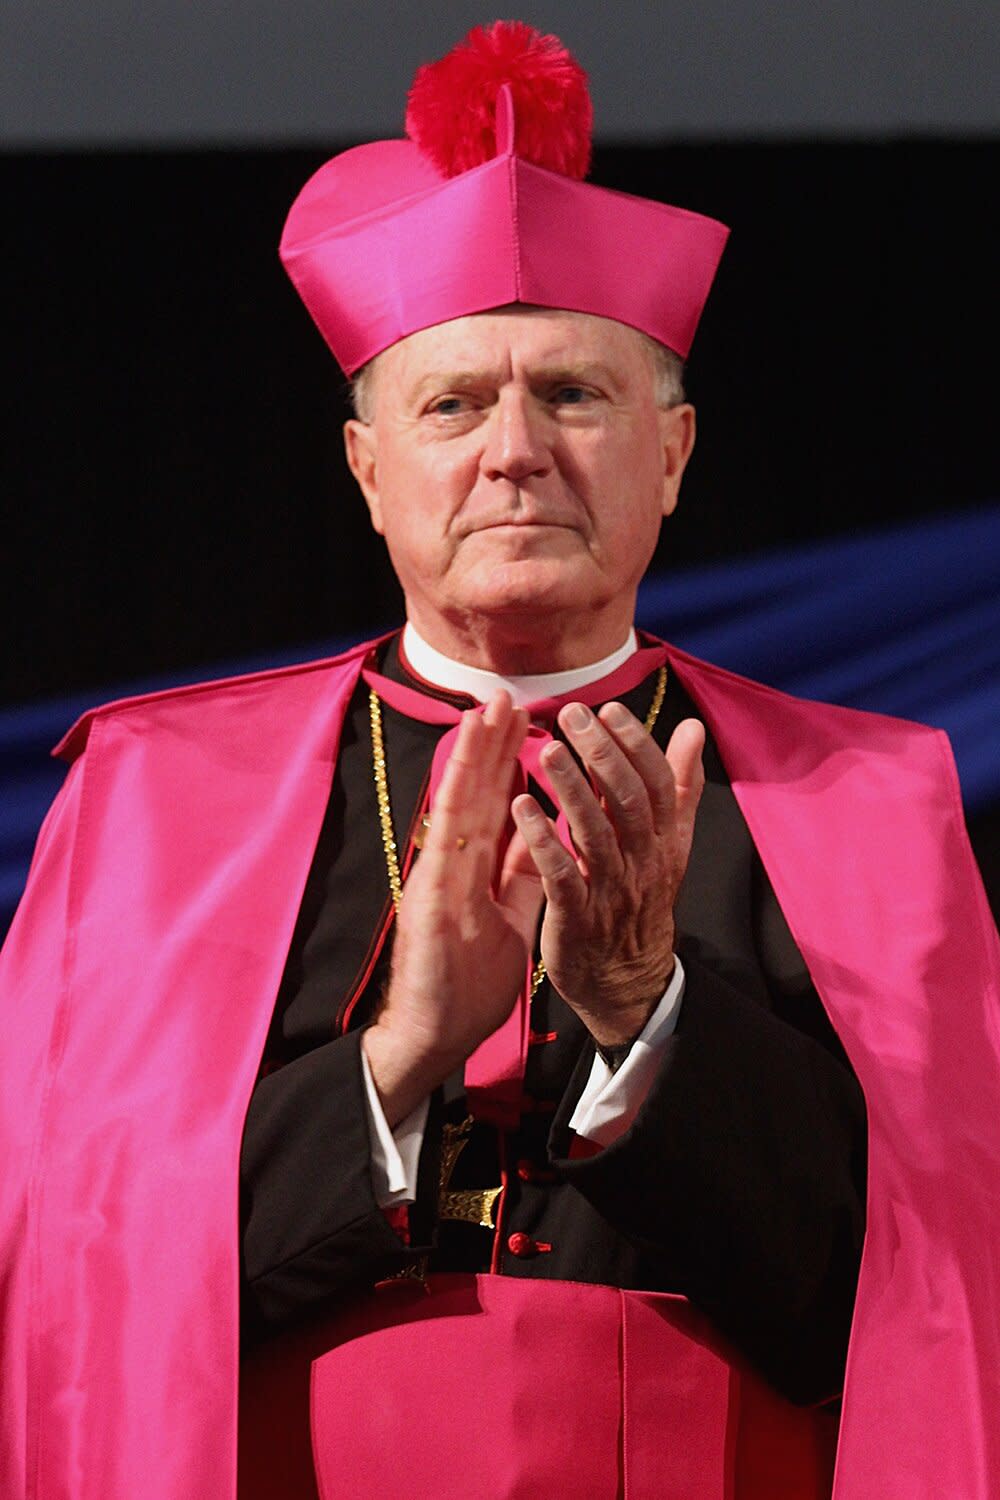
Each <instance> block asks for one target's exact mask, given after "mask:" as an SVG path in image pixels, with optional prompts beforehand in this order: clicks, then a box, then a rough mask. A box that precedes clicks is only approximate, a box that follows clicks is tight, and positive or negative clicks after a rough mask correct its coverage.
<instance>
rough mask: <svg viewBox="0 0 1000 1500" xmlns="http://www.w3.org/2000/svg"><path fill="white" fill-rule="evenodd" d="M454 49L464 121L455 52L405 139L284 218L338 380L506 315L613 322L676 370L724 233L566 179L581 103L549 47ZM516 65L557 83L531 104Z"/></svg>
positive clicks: (580, 84)
mask: <svg viewBox="0 0 1000 1500" xmlns="http://www.w3.org/2000/svg"><path fill="white" fill-rule="evenodd" d="M463 47H464V52H465V54H466V56H467V64H468V65H467V66H466V68H465V70H464V72H463V75H462V77H461V79H460V83H461V89H462V91H461V92H460V97H459V100H458V102H457V103H456V98H455V95H456V79H455V76H454V62H455V58H456V54H459V55H462V52H463V49H462V48H457V49H455V53H452V54H449V56H448V57H447V58H444V59H442V60H441V62H440V63H437V64H434V65H432V66H431V67H429V68H424V69H421V71H420V73H418V75H417V79H416V82H415V84H414V90H413V93H412V94H411V99H410V109H409V111H408V115H407V128H408V130H409V134H410V137H411V138H410V139H407V140H393V141H374V142H371V143H370V144H368V145H364V146H357V147H355V148H354V149H353V150H350V151H345V152H343V153H342V154H341V155H340V156H335V157H334V158H333V159H332V160H331V161H328V162H327V163H326V164H325V165H324V166H322V167H320V169H319V171H318V172H316V173H315V174H314V175H313V176H312V177H311V178H310V179H309V181H308V182H307V183H306V185H305V187H304V188H303V189H302V191H301V192H300V194H299V196H298V197H297V198H296V200H295V202H294V204H293V205H292V208H291V211H290V213H289V215H288V219H287V222H286V224H285V231H284V235H283V236H282V240H281V259H282V261H283V263H284V266H285V269H286V270H287V272H288V274H289V276H290V277H291V279H292V281H293V282H294V284H295V287H296V289H297V291H298V293H299V295H300V296H301V298H302V300H303V302H304V303H305V304H306V307H307V308H308V309H309V311H310V313H311V314H312V316H313V318H314V320H315V322H316V324H317V326H318V328H319V330H320V332H321V333H322V335H323V337H324V338H325V340H326V342H327V344H328V345H329V346H330V349H331V350H332V351H333V354H334V357H335V358H336V359H337V361H338V363H339V364H340V365H341V367H342V368H343V369H344V371H345V372H346V373H347V374H348V375H352V374H354V372H355V371H356V370H358V369H360V367H361V366H362V365H363V364H365V363H366V362H367V361H368V360H370V359H373V358H374V356H375V355H376V354H380V353H381V352H382V350H383V349H387V348H388V347H389V346H390V345H391V344H394V343H396V342H398V340H399V339H402V338H405V337H406V336H407V335H408V334H411V333H416V332H417V331H418V329H421V328H429V327H431V326H432V325H433V324H435V323H444V322H448V321H449V320H450V319H452V318H460V317H464V316H465V315H466V314H469V313H477V312H485V311H486V310H487V309H488V308H493V307H503V306H506V305H507V304H509V303H515V302H520V303H525V304H530V305H534V306H538V307H555V308H561V309H564V310H566V311H570V312H583V313H594V314H596V315H597V316H599V317H604V318H614V319H616V321H618V322H619V323H627V324H629V325H630V326H631V327H633V328H638V329H640V330H641V331H642V332H643V333H646V334H649V336H650V337H651V338H654V339H656V340H657V341H658V342H659V343H661V344H665V345H666V346H667V347H668V348H669V349H673V350H674V351H675V352H676V353H677V354H679V355H680V356H681V358H686V356H687V353H688V350H689V349H690V346H691V341H692V339H693V338H694V334H695V329H696V328H697V326H698V319H699V317H700V316H701V310H702V308H703V306H704V304H705V300H706V298H707V296H708V293H709V289H710V287H711V285H712V280H713V277H714V276H715V271H716V268H717V266H718V264H719V260H720V258H721V256H722V251H723V249H724V247H725V243H726V239H727V236H728V233H729V231H728V229H727V228H726V226H725V225H724V224H720V223H719V222H718V220H716V219H710V218H707V217H706V216H705V215H703V214H696V213H690V212H689V211H688V210H686V209H683V208H672V207H670V206H669V205H667V204H665V203H655V202H653V201H651V200H650V199H648V198H639V197H635V196H633V195H632V194H629V193H619V192H613V191H610V190H609V189H606V188H600V187H597V186H595V185H594V184H593V183H588V182H583V181H580V180H579V177H578V176H576V175H568V174H567V169H568V171H569V172H573V173H577V174H579V175H582V172H583V171H584V170H586V163H587V158H588V157H589V146H590V139H589V137H590V99H589V96H588V94H587V92H586V81H585V75H584V74H583V72H582V70H581V69H580V68H579V67H578V65H577V64H576V63H575V62H574V61H573V59H572V58H571V57H570V56H569V54H568V53H566V52H565V51H564V50H563V49H562V48H561V46H560V44H559V43H558V42H557V41H556V39H555V38H554V37H542V36H539V34H538V33H537V32H534V31H532V30H531V28H529V27H526V26H523V25H521V24H519V23H516V22H510V23H505V22H497V23H495V25H493V26H491V27H489V28H477V29H476V30H475V31H474V32H471V33H470V34H469V37H468V38H467V39H466V42H465V43H464V44H463ZM526 59H527V65H528V66H530V64H531V63H532V62H537V61H538V60H539V59H541V61H542V62H543V64H544V63H547V64H548V66H549V68H550V77H549V78H548V79H547V80H544V82H547V83H548V84H549V88H548V90H547V91H546V90H545V88H544V87H543V88H542V91H541V94H542V97H541V100H539V84H538V79H537V77H535V76H532V77H531V78H530V81H526V80H525V78H524V76H523V74H524V69H525V66H526ZM436 70H444V71H442V72H440V73H439V76H440V97H439V98H437V97H435V94H434V85H435V73H436ZM567 75H568V76H567ZM445 104H446V106H447V113H448V116H449V119H448V121H447V122H441V121H440V120H439V119H438V118H436V116H440V114H441V113H442V111H443V106H444V105H445ZM540 109H541V112H544V116H545V123H544V125H542V124H541V122H540V119H539V113H540ZM452 120H455V121H457V122H458V126H459V128H458V129H456V130H453V131H452V132H451V139H452V140H453V141H455V140H456V139H457V148H456V149H453V150H452V151H451V153H450V157H449V155H446V154H445V153H443V152H442V150H441V149H440V137H441V136H442V134H444V133H445V132H447V130H448V126H449V125H450V124H451V121H452ZM463 121H465V122H466V128H465V130H464V133H463V131H462V129H461V128H460V127H461V123H462V122H463ZM435 127H438V128H435ZM567 141H569V142H570V148H567V145H566V143H567ZM469 162H472V163H474V165H466V163H469Z"/></svg>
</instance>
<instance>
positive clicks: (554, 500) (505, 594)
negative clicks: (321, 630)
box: [346, 308, 694, 659]
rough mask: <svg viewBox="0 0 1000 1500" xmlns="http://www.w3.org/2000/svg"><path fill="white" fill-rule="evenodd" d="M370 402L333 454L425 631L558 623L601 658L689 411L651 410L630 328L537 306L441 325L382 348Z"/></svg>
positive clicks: (655, 518) (672, 473) (642, 556)
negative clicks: (346, 464) (364, 419)
mask: <svg viewBox="0 0 1000 1500" xmlns="http://www.w3.org/2000/svg"><path fill="white" fill-rule="evenodd" d="M373 397H374V411H373V420H372V421H371V423H370V424H365V423H360V422H357V421H352V422H349V423H348V424H347V428H346V440H347V450H348V458H349V461H350V464H351V468H352V470H353V472H354V474H355V477H356V478H357V479H358V482H359V484H360V485H361V488H362V490H363V492H364V495H365V498H366V500H367V502H368V506H369V509H370V512H371V517H372V523H373V525H374V527H375V529H376V531H378V532H380V533H381V534H382V535H383V536H384V537H385V539H386V543H387V545H388V548H389V553H390V556H391V559H392V563H393V566H394V568H395V570H396V573H397V575H398V577H399V579H400V582H401V584H402V586H403V591H404V593H405V595H406V601H407V613H408V616H409V618H410V619H411V620H412V621H413V623H414V624H415V625H416V627H417V629H418V630H420V631H421V633H422V634H423V635H424V636H425V638H427V639H428V640H430V641H431V643H432V644H435V645H438V646H439V649H443V650H445V651H447V650H448V645H449V640H450V639H451V638H452V637H453V635H454V632H455V630H456V629H457V630H458V631H462V630H466V631H468V630H469V629H470V624H471V628H473V629H474V627H475V625H476V623H477V622H482V621H489V622H493V624H495V625H497V626H500V627H501V628H503V627H504V626H505V625H507V626H509V628H510V629H512V630H514V631H515V632H516V631H520V632H522V633H523V632H524V631H525V630H534V631H535V632H536V633H538V634H541V633H544V632H546V631H548V630H553V631H556V632H559V633H561V632H563V631H564V630H565V629H566V627H567V624H568V625H569V628H570V629H573V628H576V629H577V632H578V633H579V632H580V631H583V632H584V633H586V634H588V636H590V637H593V639H594V642H595V649H596V648H597V647H598V646H600V645H602V644H607V641H610V644H607V650H608V651H611V650H614V649H615V647H616V646H617V645H619V644H620V643H621V641H622V640H623V639H624V637H625V634H626V632H627V630H628V626H629V624H630V623H631V619H632V612H633V606H634V598H635V591H636V587H637V585H638V582H639V579H640V578H641V577H642V574H643V572H644V571H645V569H646V566H647V564H648V563H649V560H650V557H651V556H652V553H653V549H654V547H655V545H656V539H657V535H658V532H659V527H660V521H661V519H662V517H663V516H664V515H667V514H669V513H670V512H671V511H672V510H673V508H674V506H675V504H676V502H677V491H678V488H679V485H680V479H681V474H682V472H683V469H684V464H685V462H686V460H687V457H688V454H689V452H690V449H691V446H692V443H693V438H694V413H693V410H692V408H691V407H689V406H681V407H675V408H673V409H672V410H669V411H665V410H662V409H660V408H659V407H658V406H657V404H656V392H655V382H654V370H653V359H652V355H651V352H650V350H649V348H648V346H647V345H646V343H645V342H644V340H643V339H642V338H641V336H640V335H638V334H637V333H636V332H635V331H634V330H633V329H631V328H627V327H625V326H624V325H622V324H620V323H615V322H612V321H610V320H609V319H606V318H598V317H592V316H589V315H587V314H583V313H569V312H559V311H549V310H548V309H524V308H515V309H510V310H502V311H497V312H489V313H481V314H477V315H475V316H471V317H464V318H457V319H455V320H454V321H453V322H449V323H442V324H439V325H438V326H436V327H434V328H428V329H425V330H423V331H422V332H419V333H415V334H413V335H411V336H410V337H409V338H406V339H403V340H402V341H401V342H400V343H398V344H395V345H394V346H393V347H392V348H391V349H389V350H387V351H386V352H385V353H384V354H382V355H381V356H380V357H379V361H378V368H377V370H376V371H375V372H374V391H373ZM574 621H575V622H576V624H575V626H574ZM595 630H596V634H595ZM605 637H606V638H607V639H606V640H605ZM591 659H595V658H593V657H591Z"/></svg>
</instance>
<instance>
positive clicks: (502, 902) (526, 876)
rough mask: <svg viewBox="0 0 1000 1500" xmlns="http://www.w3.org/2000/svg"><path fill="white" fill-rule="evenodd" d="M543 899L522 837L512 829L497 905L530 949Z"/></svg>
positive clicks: (540, 879) (543, 894)
mask: <svg viewBox="0 0 1000 1500" xmlns="http://www.w3.org/2000/svg"><path fill="white" fill-rule="evenodd" d="M544 899H545V891H544V888H543V886H542V877H541V876H540V875H539V873H538V870H537V869H536V868H535V862H534V860H533V859H532V857H531V854H530V852H529V850H528V846H527V844H526V843H525V841H524V835H523V834H522V833H521V831H520V829H515V832H514V836H513V838H512V839H511V841H510V843H509V844H508V845H507V852H506V853H505V855H504V861H503V867H502V869H501V871H500V878H499V880H498V881H497V904H498V905H499V906H500V907H501V908H502V909H503V910H504V911H505V912H506V913H507V914H508V917H509V919H510V921H511V923H512V925H513V926H514V928H515V930H516V931H517V932H519V933H520V934H521V936H522V937H523V938H524V941H525V944H526V945H527V946H528V947H529V948H530V947H531V945H532V944H533V942H534V939H535V928H536V927H537V925H538V915H539V912H540V911H541V909H542V902H543V901H544Z"/></svg>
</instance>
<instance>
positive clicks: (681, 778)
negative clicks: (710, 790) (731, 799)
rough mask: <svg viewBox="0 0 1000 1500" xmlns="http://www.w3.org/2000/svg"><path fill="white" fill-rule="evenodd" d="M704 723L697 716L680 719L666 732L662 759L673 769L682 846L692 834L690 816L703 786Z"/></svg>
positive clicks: (699, 798) (679, 835)
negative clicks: (665, 749) (666, 742)
mask: <svg viewBox="0 0 1000 1500" xmlns="http://www.w3.org/2000/svg"><path fill="white" fill-rule="evenodd" d="M704 749H705V726H704V724H701V723H699V721H698V720H697V719H682V720H681V722H680V723H679V724H678V726H677V728H676V729H675V730H674V732H673V734H672V735H671V736H670V743H669V744H668V745H667V751H666V760H667V764H668V765H669V767H670V770H671V772H672V773H673V780H674V798H675V802H676V813H675V817H676V826H677V835H678V838H679V839H680V841H681V843H682V845H683V847H684V848H685V850H687V849H690V847H691V839H692V837H693V836H694V820H695V814H696V813H697V811H698V803H699V802H700V801H701V794H702V792H703V791H704V788H705V765H704V761H703V759H702V755H703V751H704Z"/></svg>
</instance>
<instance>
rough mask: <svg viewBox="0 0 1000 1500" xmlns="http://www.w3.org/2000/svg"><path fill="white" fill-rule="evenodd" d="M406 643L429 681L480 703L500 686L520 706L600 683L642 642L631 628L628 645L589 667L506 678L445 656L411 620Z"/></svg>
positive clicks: (406, 651)
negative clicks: (466, 695) (416, 628)
mask: <svg viewBox="0 0 1000 1500" xmlns="http://www.w3.org/2000/svg"><path fill="white" fill-rule="evenodd" d="M402 644H403V655H404V657H405V658H406V661H407V663H408V664H409V666H411V667H412V668H413V670H414V672H415V673H416V674H417V676H418V677H422V678H423V679H424V681H425V682H431V683H433V684H434V686H435V687H441V688H446V689H447V691H448V692H450V693H467V694H468V695H469V697H470V698H475V699H477V700H478V702H480V703H485V702H486V701H487V700H488V699H489V698H492V696H493V694H494V693H495V692H496V691H497V689H498V688H506V690H507V692H508V693H509V694H510V696H511V698H512V699H513V700H514V703H515V705H516V706H517V707H520V705H521V704H522V703H537V702H538V700H539V699H541V698H555V697H557V696H559V695H561V694H564V693H572V692H573V691H574V689H576V688H582V687H586V686H587V683H588V682H596V681H597V679H598V678H599V677H608V676H609V675H610V674H611V673H612V672H614V671H617V669H618V668H619V667H620V666H621V665H622V663H623V662H626V661H628V659H629V657H630V656H631V655H632V653H633V652H634V651H636V650H637V649H638V645H639V643H638V641H637V640H636V638H635V631H634V630H630V631H629V633H628V636H627V638H626V640H625V644H624V645H622V646H619V647H618V650H617V651H612V653H611V655H610V656H605V657H602V659H601V660H600V661H593V662H591V663H590V664H589V666H586V667H571V668H570V670H569V671H568V672H541V673H539V674H538V675H537V676H533V677H502V676H500V675H499V673H497V672H487V671H485V670H484V669H483V668H482V667H469V666H466V664H465V663H464V662H461V661H453V660H452V658H451V657H450V656H442V654H441V652H440V651H435V649H434V647H433V646H429V645H428V644H427V642H426V641H425V640H424V638H423V637H422V636H421V635H419V634H418V633H417V631H416V630H415V629H414V627H413V626H412V625H411V624H410V623H409V621H407V624H406V628H405V629H404V631H403V643H402Z"/></svg>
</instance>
